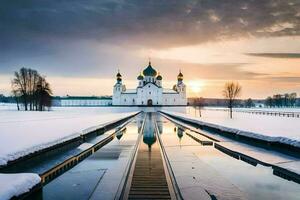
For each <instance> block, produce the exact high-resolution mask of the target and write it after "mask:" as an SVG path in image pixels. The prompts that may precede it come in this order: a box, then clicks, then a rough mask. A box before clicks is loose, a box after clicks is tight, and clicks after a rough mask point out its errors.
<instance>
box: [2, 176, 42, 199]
mask: <svg viewBox="0 0 300 200" xmlns="http://www.w3.org/2000/svg"><path fill="white" fill-rule="evenodd" d="M40 181H41V178H40V177H39V175H37V174H31V173H21V174H0V199H2V200H6V199H11V198H12V197H14V196H15V197H17V196H19V195H21V194H24V193H26V192H29V191H30V189H32V188H33V187H34V186H35V185H37V184H39V182H40Z"/></svg>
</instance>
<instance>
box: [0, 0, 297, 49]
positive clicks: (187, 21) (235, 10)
mask: <svg viewBox="0 0 300 200" xmlns="http://www.w3.org/2000/svg"><path fill="white" fill-rule="evenodd" d="M299 12H300V2H299V1H298V0H239V1H230V0H199V1H197V0H188V1H169V0H162V1H152V0H150V1H140V0H102V1H98V0H90V1H85V0H72V1H71V0H45V1H40V0H27V1H22V0H6V1H5V0H4V1H2V2H1V7H0V13H1V15H0V21H1V23H0V30H1V38H2V39H1V42H2V44H5V46H14V47H17V46H18V45H22V44H26V45H27V48H30V45H31V42H32V39H34V40H36V41H37V43H43V42H46V41H50V42H51V41H55V40H56V38H60V39H61V38H65V39H97V40H101V41H110V42H112V41H116V40H117V41H118V42H128V41H129V42H132V41H135V42H138V44H141V45H151V46H152V47H155V46H170V45H175V46H176V45H181V44H194V43H200V42H205V41H209V40H215V39H221V38H224V37H225V38H227V37H236V36H238V37H242V36H247V35H262V36H274V35H299V33H300V32H299V29H300V16H299ZM32 45H35V44H34V43H33V44H32Z"/></svg>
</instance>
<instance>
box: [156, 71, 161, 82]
mask: <svg viewBox="0 0 300 200" xmlns="http://www.w3.org/2000/svg"><path fill="white" fill-rule="evenodd" d="M156 79H157V80H159V81H161V80H162V76H161V75H160V74H159V73H158V76H157V77H156Z"/></svg>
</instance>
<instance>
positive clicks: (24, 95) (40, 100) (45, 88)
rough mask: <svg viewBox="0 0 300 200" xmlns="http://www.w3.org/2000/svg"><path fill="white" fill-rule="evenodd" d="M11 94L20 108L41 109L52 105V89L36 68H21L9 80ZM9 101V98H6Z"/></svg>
mask: <svg viewBox="0 0 300 200" xmlns="http://www.w3.org/2000/svg"><path fill="white" fill-rule="evenodd" d="M11 86H12V96H13V98H14V100H15V102H16V103H17V108H18V110H20V109H21V108H24V110H26V111H27V110H36V111H43V110H45V108H48V109H49V108H50V107H51V105H52V96H51V95H52V91H51V88H50V84H49V83H48V82H47V81H46V78H45V77H44V76H42V75H40V74H39V73H38V72H37V71H36V70H33V69H30V68H21V69H20V70H19V71H18V72H15V73H14V78H13V80H12V82H11ZM8 101H11V99H8Z"/></svg>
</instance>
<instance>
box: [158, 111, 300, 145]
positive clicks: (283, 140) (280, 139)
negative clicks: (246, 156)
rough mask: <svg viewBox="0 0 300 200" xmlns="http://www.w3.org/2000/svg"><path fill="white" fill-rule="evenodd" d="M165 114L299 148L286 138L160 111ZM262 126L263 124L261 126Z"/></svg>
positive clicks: (299, 142)
mask: <svg viewBox="0 0 300 200" xmlns="http://www.w3.org/2000/svg"><path fill="white" fill-rule="evenodd" d="M162 112H163V113H165V114H168V115H171V116H175V117H179V118H181V119H184V120H186V121H189V122H192V123H195V124H199V125H201V126H206V127H210V128H214V129H217V130H220V131H224V132H228V133H232V134H233V135H237V136H244V137H247V138H253V139H257V140H262V141H265V142H270V143H276V142H277V143H280V144H285V145H288V146H293V147H297V148H300V141H299V140H295V139H290V138H286V137H280V136H279V137H273V136H268V135H266V134H264V133H255V132H251V131H245V130H241V129H236V128H231V127H227V126H223V125H220V124H214V123H209V122H204V121H202V120H201V119H200V118H197V117H192V116H189V115H187V114H183V113H178V112H171V111H166V110H164V111H162ZM262 126H263V124H262Z"/></svg>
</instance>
